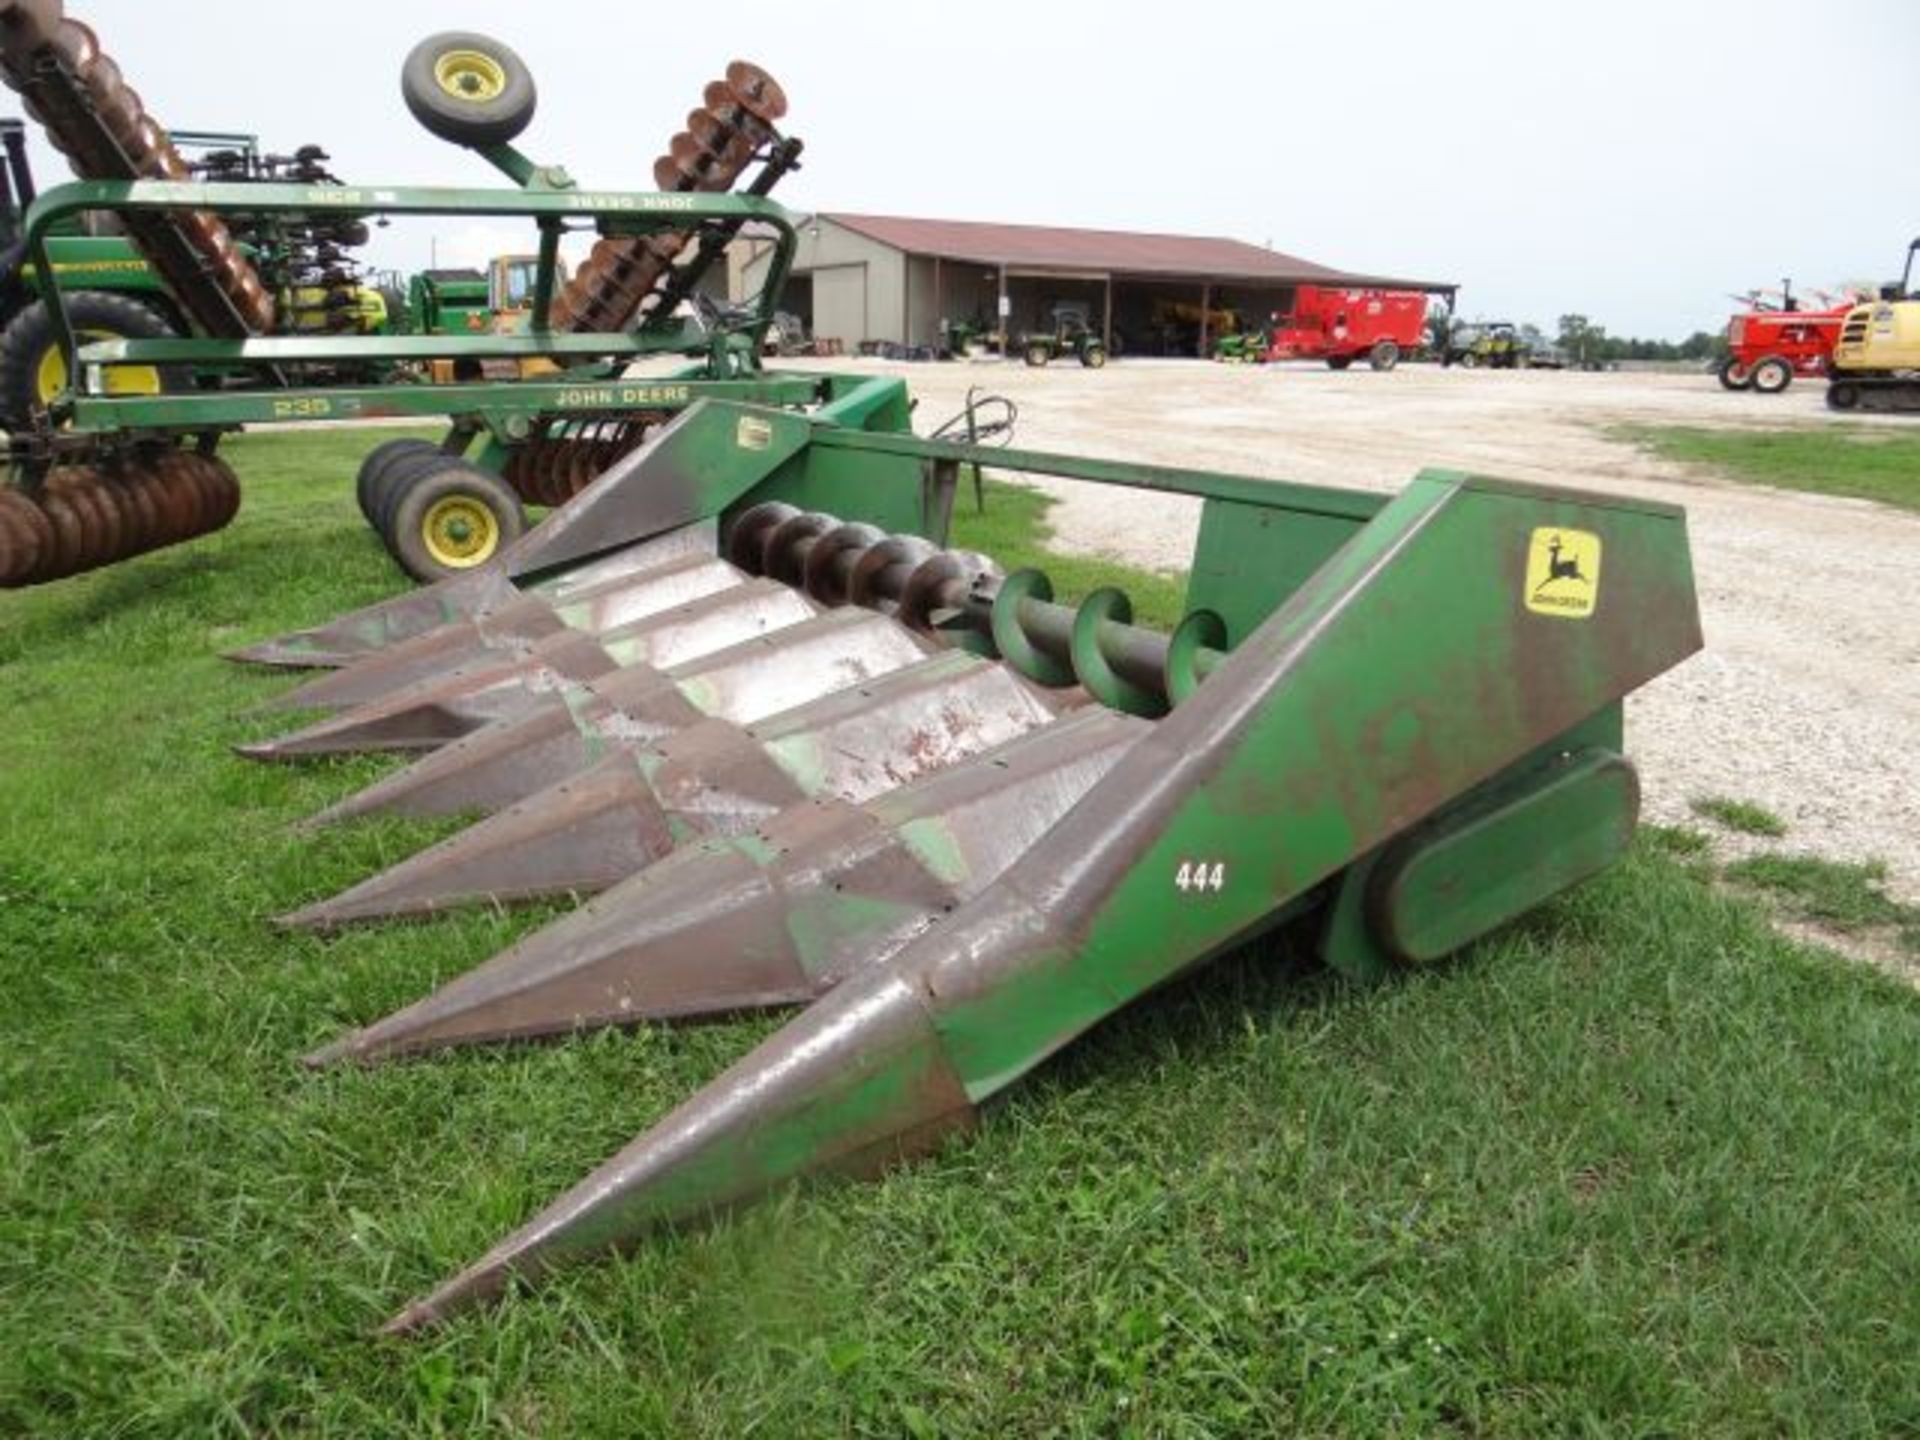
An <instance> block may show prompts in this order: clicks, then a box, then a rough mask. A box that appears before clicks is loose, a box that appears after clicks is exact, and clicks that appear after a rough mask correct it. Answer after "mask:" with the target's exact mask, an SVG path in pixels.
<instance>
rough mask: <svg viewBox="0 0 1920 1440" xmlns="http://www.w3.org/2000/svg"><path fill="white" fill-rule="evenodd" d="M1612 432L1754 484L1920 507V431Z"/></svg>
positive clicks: (1632, 428) (1643, 428)
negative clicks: (1910, 432)
mask: <svg viewBox="0 0 1920 1440" xmlns="http://www.w3.org/2000/svg"><path fill="white" fill-rule="evenodd" d="M1611 433H1612V434H1614V435H1615V436H1616V437H1617V438H1619V439H1622V440H1626V441H1629V442H1631V443H1633V444H1636V445H1640V446H1643V447H1644V448H1646V449H1648V450H1651V451H1652V452H1653V453H1654V454H1656V455H1658V456H1660V457H1661V458H1662V459H1666V460H1677V461H1679V462H1681V463H1683V464H1692V465H1709V466H1712V467H1713V468H1714V469H1715V470H1718V471H1720V472H1721V473H1722V474H1724V475H1726V476H1728V477H1730V478H1732V479H1734V480H1740V481H1744V482H1746V483H1748V484H1752V485H1770V486H1773V487H1774V488H1776V489H1781V490H1811V491H1814V492H1816V493H1818V494H1822V495H1850V496H1853V497H1854V498H1856V499H1860V500H1878V501H1879V502H1880V503H1881V504H1883V505H1897V506H1899V507H1900V508H1901V509H1903V510H1920V434H1909V433H1906V432H1902V431H1893V430H1887V429H1880V428H1877V427H1869V426H1865V425H1850V426H1840V425H1823V426H1817V427H1800V428H1795V429H1784V428H1783V429H1775V430H1716V429H1704V428H1699V427H1695V426H1686V425H1622V426H1617V427H1615V428H1614V429H1613V431H1612V432H1611Z"/></svg>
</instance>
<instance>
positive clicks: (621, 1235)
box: [385, 981, 973, 1334]
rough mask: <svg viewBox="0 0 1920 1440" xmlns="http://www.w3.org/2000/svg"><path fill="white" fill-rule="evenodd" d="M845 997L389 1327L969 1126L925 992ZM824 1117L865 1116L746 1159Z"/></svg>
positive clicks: (801, 1020) (907, 988)
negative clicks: (798, 1178)
mask: <svg viewBox="0 0 1920 1440" xmlns="http://www.w3.org/2000/svg"><path fill="white" fill-rule="evenodd" d="M841 994H842V992H841V991H835V992H834V993H833V994H830V995H828V996H827V997H826V998H825V999H823V1000H821V1001H819V1002H818V1003H816V1004H815V1005H814V1006H813V1007H812V1008H811V1009H809V1010H808V1011H806V1012H805V1013H804V1014H802V1015H800V1016H799V1017H797V1018H796V1019H795V1020H794V1021H793V1022H792V1023H791V1024H789V1025H788V1026H787V1027H786V1028H785V1029H783V1030H781V1031H780V1032H779V1034H777V1035H775V1036H774V1037H773V1038H772V1039H771V1040H769V1041H768V1042H767V1043H766V1044H765V1045H763V1046H762V1047H760V1049H759V1050H758V1051H756V1052H755V1054H754V1055H753V1056H752V1057H750V1058H749V1059H748V1060H746V1061H742V1062H741V1063H740V1064H739V1065H736V1066H734V1067H732V1068H731V1069H729V1070H728V1071H727V1072H726V1073H725V1074H723V1075H721V1076H720V1077H719V1078H718V1079H716V1080H715V1081H714V1082H713V1083H712V1084H711V1085H710V1086H709V1087H708V1088H707V1089H705V1090H703V1091H702V1092H701V1093H700V1094H699V1095H698V1096H696V1097H694V1099H692V1100H690V1101H688V1102H687V1103H686V1104H684V1105H681V1106H680V1107H679V1108H678V1109H676V1110H674V1111H673V1112H672V1113H671V1114H669V1115H668V1116H666V1117H665V1118H664V1119H663V1120H661V1122H660V1123H659V1124H658V1125H656V1126H654V1127H653V1128H652V1129H651V1130H649V1131H648V1132H647V1133H646V1134H645V1135H644V1136H642V1137H641V1138H640V1139H638V1140H636V1141H635V1142H634V1143H633V1144H631V1145H629V1146H627V1147H626V1148H625V1149H624V1150H622V1151H621V1152H620V1153H619V1154H618V1155H616V1156H614V1157H613V1158H612V1159H611V1160H609V1161H608V1162H607V1163H606V1164H605V1165H603V1166H601V1167H600V1168H599V1169H598V1170H596V1171H595V1172H594V1173H593V1174H592V1175H591V1176H589V1177H588V1178H587V1179H586V1181H584V1182H583V1183H582V1184H581V1185H580V1186H579V1187H577V1188H576V1189H575V1190H574V1191H572V1192H571V1193H570V1194H569V1195H567V1196H566V1197H565V1198H564V1199H562V1200H561V1201H560V1202H559V1203H557V1204H556V1205H554V1206H552V1207H550V1208H549V1209H547V1210H546V1211H543V1212H542V1213H541V1214H540V1215H539V1216H538V1217H536V1219H534V1220H533V1221H532V1222H531V1223H529V1224H528V1225H526V1226H524V1227H522V1228H521V1229H520V1230H518V1231H516V1232H515V1233H514V1234H513V1235H511V1236H509V1237H508V1238H507V1239H506V1240H504V1241H503V1242H501V1243H500V1244H499V1245H497V1246H495V1247H494V1248H493V1249H492V1250H490V1251H488V1252H487V1254H486V1255H485V1256H483V1257H482V1258H481V1259H480V1260H479V1261H477V1262H476V1263H475V1264H473V1265H472V1266H470V1267H468V1268H467V1269H466V1270H463V1271H462V1272H461V1273H460V1274H458V1275H456V1276H455V1277H453V1279H451V1280H449V1281H448V1282H446V1283H445V1284H444V1285H442V1286H440V1287H439V1288H438V1289H436V1290H435V1291H434V1292H433V1293H432V1294H431V1295H429V1296H427V1297H426V1298H425V1299H423V1300H420V1301H417V1302H415V1303H414V1304H412V1305H409V1306H408V1307H407V1308H406V1309H405V1310H403V1311H402V1312H401V1313H400V1314H399V1315H397V1316H395V1317H394V1318H393V1320H391V1321H389V1322H388V1324H387V1326H386V1327H385V1328H386V1332H387V1333H389V1334H405V1333H408V1332H410V1331H414V1330H418V1329H420V1328H422V1327H424V1326H428V1325H431V1324H433V1323H435V1322H436V1321H438V1320H439V1319H441V1318H442V1317H443V1316H444V1315H445V1314H447V1313H448V1312H449V1311H451V1310H452V1309H454V1308H455V1307H458V1306H464V1305H469V1304H472V1303H474V1302H475V1301H479V1300H483V1299H487V1298H490V1297H493V1296H497V1295H498V1294H499V1293H500V1292H501V1290H502V1289H503V1288H504V1287H505V1286H506V1284H507V1283H508V1281H509V1280H510V1279H511V1278H512V1277H514V1276H516V1275H518V1276H523V1277H531V1276H536V1275H538V1274H540V1273H541V1272H542V1271H543V1270H545V1269H547V1268H549V1267H551V1266H554V1265H558V1264H564V1263H566V1262H567V1261H569V1260H572V1259H577V1258H580V1257H583V1256H587V1255H591V1254H593V1253H595V1252H597V1251H600V1250H603V1249H604V1248H605V1247H606V1246H608V1245H610V1244H613V1243H615V1242H616V1241H617V1240H619V1239H630V1238H631V1237H633V1236H636V1235H641V1234H644V1233H646V1232H647V1231H648V1230H649V1229H651V1228H653V1227H654V1226H657V1225H662V1224H666V1223H669V1222H671V1221H674V1220H679V1219H686V1218H690V1217H692V1216H695V1215H700V1214H705V1213H709V1212H710V1211H711V1210H713V1209H715V1208H717V1207H721V1206H725V1205H727V1204H730V1203H731V1202H733V1201H735V1200H738V1199H744V1198H745V1197H747V1196H750V1195H753V1194H756V1193H758V1192H759V1191H761V1190H763V1189H765V1188H766V1187H767V1186H768V1185H770V1184H773V1183H775V1182H777V1181H778V1180H780V1179H784V1178H788V1177H790V1176H793V1175H797V1174H800V1173H803V1172H804V1171H806V1170H811V1169H815V1168H831V1169H835V1170H839V1171H841V1172H842V1173H849V1174H861V1173H870V1172H871V1171H872V1170H873V1169H875V1168H877V1167H878V1166H880V1165H882V1164H884V1163H886V1162H887V1161H889V1160H891V1159H894V1158H897V1157H900V1156H904V1155H910V1154H913V1153H916V1152H919V1151H923V1150H926V1149H928V1148H930V1147H931V1146H932V1145H934V1144H936V1143H938V1142H939V1141H941V1140H943V1139H945V1138H946V1137H947V1136H948V1135H950V1134H951V1133H952V1132H954V1131H955V1130H958V1129H961V1128H964V1127H965V1126H967V1125H968V1124H970V1123H971V1121H972V1118H973V1102H972V1100H971V1099H970V1098H969V1096H968V1094H967V1090H966V1086H965V1084H964V1082H963V1081H962V1080H961V1078H960V1076H959V1075H958V1073H957V1072H956V1071H955V1070H954V1069H953V1068H952V1067H951V1066H950V1065H948V1064H947V1063H946V1061H945V1060H944V1058H943V1057H942V1056H941V1052H940V1047H939V1044H938V1041H937V1037H936V1036H935V1035H934V1032H933V1025H932V1020H931V1017H930V1016H929V1015H928V1013H927V1009H926V1004H925V999H924V996H923V994H922V992H921V991H919V990H918V989H917V988H916V987H915V986H913V985H912V984H910V983H908V982H905V981H898V982H895V981H889V982H886V983H883V984H880V985H877V986H875V987H873V988H872V989H870V990H867V991H864V992H862V993H861V994H860V995H859V996H858V998H857V1000H855V999H854V997H851V996H849V997H848V998H847V999H846V1000H842V999H841V998H840V997H841ZM820 1115H836V1116H839V1115H846V1116H849V1117H855V1116H857V1117H858V1118H850V1119H849V1120H848V1121H847V1122H846V1123H844V1124H838V1123H837V1124H834V1125H832V1126H828V1127H824V1128H822V1129H821V1130H820V1132H819V1133H818V1135H817V1137H816V1143H813V1144H797V1143H786V1144H777V1145H776V1147H775V1148H776V1151H777V1153H778V1154H779V1156H780V1158H779V1159H777V1160H771V1159H766V1160H763V1159H762V1157H760V1156H748V1155H744V1154H743V1150H742V1145H741V1140H740V1137H741V1135H742V1134H743V1133H758V1134H760V1135H763V1136H767V1137H770V1138H773V1139H775V1140H776V1141H780V1140H786V1141H791V1140H793V1139H797V1137H798V1135H799V1134H801V1133H805V1132H806V1130H807V1129H808V1117H809V1116H814V1117H818V1116H820ZM743 1161H745V1162H747V1163H743Z"/></svg>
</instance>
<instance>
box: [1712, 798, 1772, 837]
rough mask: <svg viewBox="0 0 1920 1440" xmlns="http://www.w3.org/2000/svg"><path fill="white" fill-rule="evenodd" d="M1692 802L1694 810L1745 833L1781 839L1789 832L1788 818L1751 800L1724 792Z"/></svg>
mask: <svg viewBox="0 0 1920 1440" xmlns="http://www.w3.org/2000/svg"><path fill="white" fill-rule="evenodd" d="M1690 803H1691V806H1692V809H1693V813H1694V814H1696V815H1698V816H1700V817H1701V818H1702V819H1706V820H1712V821H1714V822H1715V823H1717V824H1720V825H1724V826H1726V828H1727V829H1729V830H1733V831H1737V832H1738V833H1740V834H1742V835H1759V836H1764V837H1766V838H1769V839H1776V840H1777V839H1779V838H1780V837H1781V836H1782V835H1785V834H1786V833H1787V822H1786V821H1784V820H1782V819H1781V818H1780V817H1779V816H1778V815H1776V814H1774V813H1773V812H1772V811H1771V810H1769V809H1767V808H1766V807H1765V806H1764V805H1756V804H1754V803H1753V802H1752V801H1750V800H1731V799H1728V798H1727V797H1726V796H1724V795H1704V796H1701V797H1699V798H1698V799H1696V800H1693V801H1692V802H1690Z"/></svg>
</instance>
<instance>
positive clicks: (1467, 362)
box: [1454, 350, 1480, 370]
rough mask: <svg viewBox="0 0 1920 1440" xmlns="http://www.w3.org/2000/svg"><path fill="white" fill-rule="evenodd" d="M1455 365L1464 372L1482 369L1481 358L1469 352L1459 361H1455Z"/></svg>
mask: <svg viewBox="0 0 1920 1440" xmlns="http://www.w3.org/2000/svg"><path fill="white" fill-rule="evenodd" d="M1454 364H1456V365H1458V366H1459V367H1460V368H1461V369H1462V370H1478V369H1479V368H1480V357H1479V356H1478V355H1476V354H1474V353H1473V351H1471V350H1469V351H1467V353H1466V354H1464V355H1462V356H1461V357H1460V358H1459V359H1458V360H1456V361H1454Z"/></svg>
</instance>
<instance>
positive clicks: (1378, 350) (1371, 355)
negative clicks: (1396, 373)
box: [1367, 340, 1400, 371]
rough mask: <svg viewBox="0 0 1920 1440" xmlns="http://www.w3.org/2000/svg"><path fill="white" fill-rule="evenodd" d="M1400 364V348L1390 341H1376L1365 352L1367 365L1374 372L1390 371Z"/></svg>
mask: <svg viewBox="0 0 1920 1440" xmlns="http://www.w3.org/2000/svg"><path fill="white" fill-rule="evenodd" d="M1399 363H1400V347H1399V346H1398V345H1396V344H1394V343H1393V341H1391V340H1376V341H1375V342H1374V346H1373V349H1371V350H1369V351H1368V352H1367V364H1368V365H1369V366H1371V367H1372V368H1373V369H1375V370H1382V371H1385V370H1391V369H1393V367H1394V366H1396V365H1398V364H1399Z"/></svg>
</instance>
